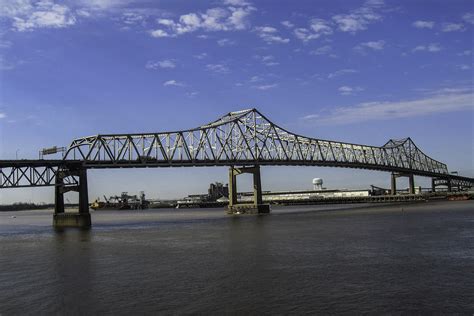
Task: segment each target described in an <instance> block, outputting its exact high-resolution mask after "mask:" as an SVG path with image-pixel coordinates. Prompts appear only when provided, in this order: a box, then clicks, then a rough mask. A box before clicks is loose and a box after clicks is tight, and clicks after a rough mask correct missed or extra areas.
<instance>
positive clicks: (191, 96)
mask: <svg viewBox="0 0 474 316" xmlns="http://www.w3.org/2000/svg"><path fill="white" fill-rule="evenodd" d="M198 94H199V92H197V91H191V92H186V95H187V96H188V98H194V97H195V96H197V95H198Z"/></svg>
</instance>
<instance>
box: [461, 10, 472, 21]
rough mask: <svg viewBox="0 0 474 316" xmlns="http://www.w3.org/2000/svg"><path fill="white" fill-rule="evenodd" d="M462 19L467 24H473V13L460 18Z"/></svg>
mask: <svg viewBox="0 0 474 316" xmlns="http://www.w3.org/2000/svg"><path fill="white" fill-rule="evenodd" d="M462 19H463V20H464V21H466V22H467V23H470V24H474V12H468V13H466V14H464V15H463V16H462Z"/></svg>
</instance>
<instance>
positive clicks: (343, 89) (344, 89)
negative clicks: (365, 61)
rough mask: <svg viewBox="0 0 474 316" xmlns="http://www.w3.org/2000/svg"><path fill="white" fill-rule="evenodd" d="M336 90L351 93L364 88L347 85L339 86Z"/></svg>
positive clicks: (342, 93) (346, 93)
mask: <svg viewBox="0 0 474 316" xmlns="http://www.w3.org/2000/svg"><path fill="white" fill-rule="evenodd" d="M338 90H339V93H340V94H341V95H352V94H354V93H357V92H361V91H364V89H363V88H361V87H349V86H342V87H339V89H338Z"/></svg>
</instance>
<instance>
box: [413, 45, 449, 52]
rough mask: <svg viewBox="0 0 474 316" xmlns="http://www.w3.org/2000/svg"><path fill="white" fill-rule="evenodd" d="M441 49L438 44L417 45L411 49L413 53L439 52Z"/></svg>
mask: <svg viewBox="0 0 474 316" xmlns="http://www.w3.org/2000/svg"><path fill="white" fill-rule="evenodd" d="M441 49H442V47H441V46H440V45H439V44H438V43H431V44H428V45H419V46H417V47H415V48H414V49H413V52H419V51H427V52H430V53H436V52H439V51H440V50H441Z"/></svg>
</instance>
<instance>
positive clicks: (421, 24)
mask: <svg viewBox="0 0 474 316" xmlns="http://www.w3.org/2000/svg"><path fill="white" fill-rule="evenodd" d="M412 25H413V26H414V27H416V28H419V29H432V28H433V27H434V26H435V22H433V21H415V22H413V24H412Z"/></svg>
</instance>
